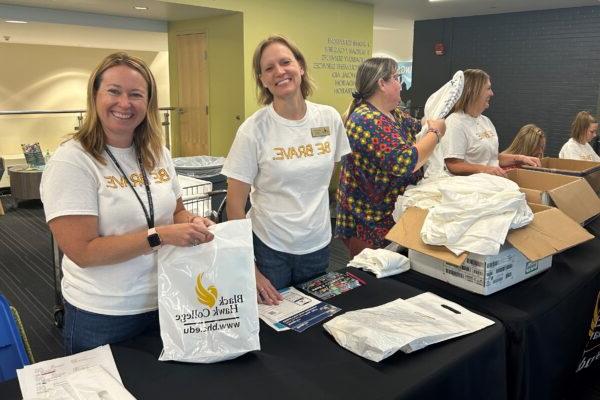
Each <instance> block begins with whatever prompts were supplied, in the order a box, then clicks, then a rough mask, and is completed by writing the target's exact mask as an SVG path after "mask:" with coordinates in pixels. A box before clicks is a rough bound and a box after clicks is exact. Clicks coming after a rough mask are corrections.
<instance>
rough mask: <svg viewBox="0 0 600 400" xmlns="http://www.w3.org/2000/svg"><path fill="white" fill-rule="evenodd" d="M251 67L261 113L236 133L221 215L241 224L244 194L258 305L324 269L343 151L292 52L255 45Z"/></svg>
mask: <svg viewBox="0 0 600 400" xmlns="http://www.w3.org/2000/svg"><path fill="white" fill-rule="evenodd" d="M252 68H253V72H254V79H255V80H256V87H257V89H258V96H259V102H260V103H261V104H263V105H264V106H265V107H263V108H261V109H260V110H258V111H257V112H255V113H254V114H252V115H251V116H250V117H249V118H248V119H246V121H244V123H243V124H242V125H241V126H240V128H239V129H238V131H237V134H236V136H235V140H234V142H233V144H232V146H231V149H230V150H229V155H228V156H227V160H226V161H225V164H224V165H223V171H222V173H223V175H226V176H227V178H228V179H227V186H228V187H227V216H228V218H229V219H242V218H246V212H245V206H246V202H247V199H248V195H250V203H251V205H252V206H251V208H250V211H249V212H248V217H249V218H250V219H251V220H252V231H253V233H254V256H255V260H256V269H255V272H256V290H257V296H258V300H259V302H262V303H265V304H277V303H278V302H279V301H280V300H282V296H281V294H279V292H278V291H277V289H281V288H284V287H287V286H290V285H295V284H297V283H301V282H303V281H306V280H308V279H310V278H312V277H314V276H316V275H319V274H321V273H323V272H325V270H326V269H327V267H328V266H329V244H330V242H331V218H330V215H329V182H330V180H331V174H332V173H333V167H334V164H335V162H336V161H339V160H340V159H341V157H342V155H344V154H346V153H348V152H349V151H350V145H349V144H348V138H347V137H346V133H345V132H344V126H343V124H342V119H341V117H340V114H339V113H338V112H337V111H336V110H335V109H334V108H333V107H330V106H326V105H321V104H315V103H312V102H309V101H307V100H306V98H307V97H308V96H310V94H311V93H312V91H313V85H312V83H311V80H310V78H309V75H308V71H307V62H306V59H305V58H304V56H303V55H302V53H301V52H300V49H298V47H297V46H296V45H295V44H293V43H292V42H291V41H290V40H289V39H287V38H285V37H283V36H271V37H269V38H267V39H265V40H263V41H262V42H260V43H259V45H258V46H257V48H256V50H255V52H254V57H253V59H252Z"/></svg>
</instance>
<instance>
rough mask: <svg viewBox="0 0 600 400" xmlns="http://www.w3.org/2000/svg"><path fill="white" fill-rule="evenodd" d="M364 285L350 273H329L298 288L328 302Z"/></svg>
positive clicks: (363, 282)
mask: <svg viewBox="0 0 600 400" xmlns="http://www.w3.org/2000/svg"><path fill="white" fill-rule="evenodd" d="M364 284H365V281H363V280H362V279H360V278H358V277H357V276H354V275H353V274H351V273H350V272H346V273H341V272H328V273H326V274H325V275H322V276H319V277H317V278H315V279H312V280H310V281H308V282H304V283H302V284H300V285H298V287H299V288H300V289H302V290H304V291H305V292H307V293H309V294H311V295H313V296H315V297H317V298H319V299H321V300H327V299H330V298H332V297H334V296H337V295H338V294H342V293H344V292H347V291H348V290H352V289H354V288H356V287H359V286H361V285H364Z"/></svg>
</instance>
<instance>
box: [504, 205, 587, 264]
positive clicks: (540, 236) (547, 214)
mask: <svg viewBox="0 0 600 400" xmlns="http://www.w3.org/2000/svg"><path fill="white" fill-rule="evenodd" d="M593 238H594V236H593V235H592V234H590V233H589V232H588V231H586V230H585V229H583V228H582V227H581V226H580V225H579V224H577V223H576V222H575V221H573V220H572V219H571V218H569V217H568V216H567V215H565V213H563V212H562V211H561V210H559V209H557V208H551V209H548V210H544V211H540V212H537V213H535V215H534V216H533V221H532V222H531V223H530V224H529V225H527V226H526V227H524V228H520V229H513V230H511V231H510V232H509V233H508V235H507V236H506V240H507V241H508V242H509V243H510V244H512V245H513V246H514V247H515V248H516V249H517V250H519V251H520V252H521V253H523V254H524V255H525V257H527V258H528V259H529V260H531V261H536V260H539V259H542V258H544V257H547V256H550V255H552V254H555V253H559V252H561V251H564V250H566V249H568V248H571V247H573V246H576V245H578V244H580V243H583V242H586V241H588V240H590V239H593Z"/></svg>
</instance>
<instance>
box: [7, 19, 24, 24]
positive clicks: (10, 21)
mask: <svg viewBox="0 0 600 400" xmlns="http://www.w3.org/2000/svg"><path fill="white" fill-rule="evenodd" d="M4 22H8V23H9V24H26V23H27V21H20V20H17V19H9V20H6V21H4Z"/></svg>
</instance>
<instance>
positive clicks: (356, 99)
mask: <svg viewBox="0 0 600 400" xmlns="http://www.w3.org/2000/svg"><path fill="white" fill-rule="evenodd" d="M397 70H398V64H397V63H396V61H394V60H393V59H391V58H387V57H373V58H369V59H366V60H365V61H363V63H362V64H361V65H360V66H359V67H358V70H357V71H356V80H355V83H354V85H355V87H356V91H355V92H353V93H352V97H353V98H352V101H351V102H350V105H349V106H348V109H347V110H346V112H345V113H344V115H343V117H342V118H343V120H344V123H346V121H347V120H348V118H349V117H350V115H352V113H353V112H354V109H355V108H356V107H357V106H358V105H359V104H360V103H361V102H362V101H364V100H367V99H369V98H371V97H372V96H373V95H374V94H375V93H376V92H377V90H378V89H379V80H380V79H383V80H386V81H387V80H389V79H390V78H391V77H392V76H393V75H394V74H395V73H396V71H397Z"/></svg>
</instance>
